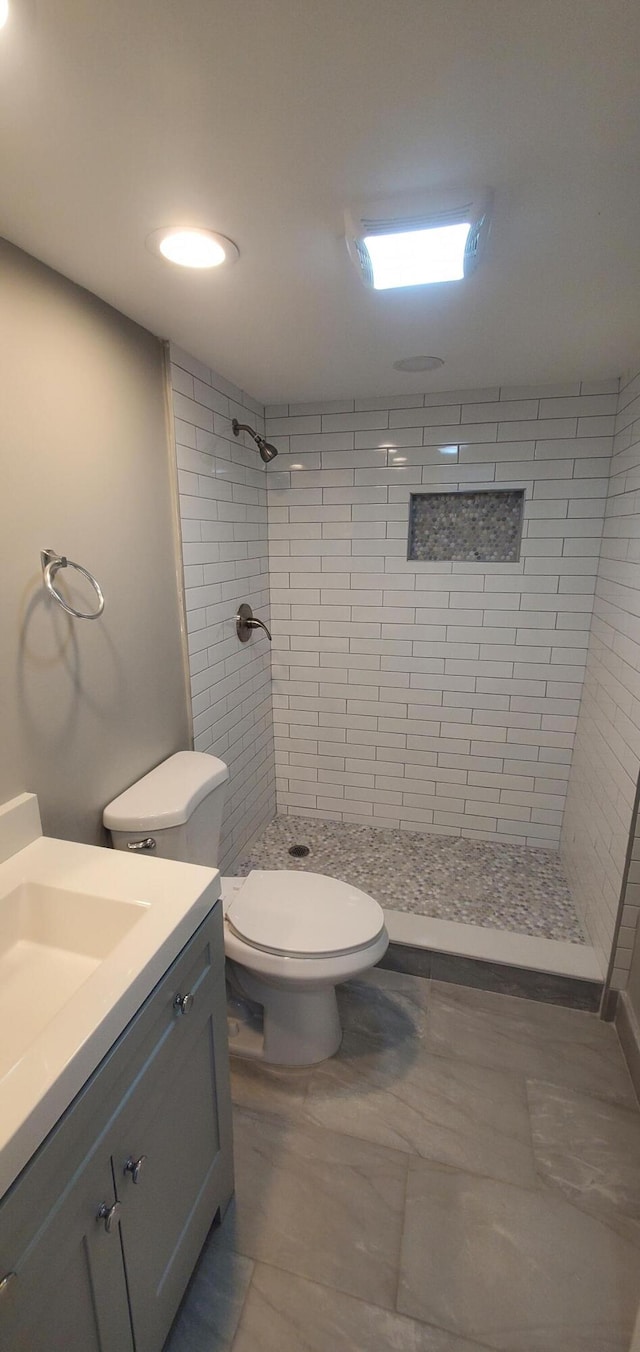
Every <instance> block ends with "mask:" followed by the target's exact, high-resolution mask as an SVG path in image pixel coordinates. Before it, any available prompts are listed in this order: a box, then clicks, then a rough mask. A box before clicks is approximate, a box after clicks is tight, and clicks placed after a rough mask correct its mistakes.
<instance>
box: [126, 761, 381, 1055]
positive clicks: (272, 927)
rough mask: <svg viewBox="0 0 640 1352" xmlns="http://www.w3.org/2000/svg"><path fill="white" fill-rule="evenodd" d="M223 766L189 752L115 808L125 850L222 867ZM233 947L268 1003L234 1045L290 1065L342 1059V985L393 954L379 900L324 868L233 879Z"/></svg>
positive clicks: (254, 994)
mask: <svg viewBox="0 0 640 1352" xmlns="http://www.w3.org/2000/svg"><path fill="white" fill-rule="evenodd" d="M228 778H229V771H228V769H227V766H226V765H225V764H224V762H223V761H221V760H217V759H216V757H215V756H208V755H206V754H203V753H202V752H198V751H179V752H178V753H177V754H176V755H175V756H170V758H169V760H166V761H164V762H163V763H162V764H161V765H158V766H157V767H156V769H155V770H151V772H150V773H149V774H148V775H145V776H144V778H143V779H140V780H138V782H137V783H136V784H133V785H132V786H131V788H130V789H127V790H126V791H125V792H124V793H122V794H120V796H119V797H118V798H114V800H113V802H112V803H109V805H108V807H106V808H105V811H104V816H103V821H104V824H105V826H106V827H107V828H108V829H109V831H110V832H111V837H112V840H113V844H114V846H115V848H116V849H119V850H133V851H136V852H139V853H141V854H148V855H151V857H153V855H154V854H155V855H156V856H158V857H160V858H164V859H181V860H185V861H187V862H189V863H194V864H206V865H207V866H208V867H209V868H215V867H217V857H218V844H219V839H220V825H221V821H222V806H223V801H224V792H225V790H224V786H225V784H226V781H227V779H228ZM222 902H223V907H224V916H225V951H226V954H227V958H228V959H229V968H230V972H229V975H230V977H231V984H232V986H233V988H234V990H235V991H236V992H237V993H239V994H240V995H241V996H245V997H247V999H248V1000H250V1001H252V1002H254V1003H255V1004H257V1005H259V1006H261V1007H262V1011H263V1017H262V1020H261V1026H260V1027H259V1028H258V1029H256V1028H255V1026H251V1025H250V1024H247V1023H245V1024H243V1023H242V1021H239V1022H237V1023H236V1022H235V1021H233V1020H232V1021H231V1027H230V1050H231V1051H232V1052H234V1053H236V1054H237V1055H241V1056H245V1057H251V1058H253V1059H260V1060H263V1061H266V1062H269V1063H270V1064H272V1065H279V1066H305V1065H313V1064H315V1063H316V1062H318V1061H324V1060H325V1059H326V1058H327V1057H329V1056H333V1054H334V1052H336V1051H337V1050H338V1047H339V1046H340V1041H341V1036H342V1031H341V1027H340V1020H339V1016H338V1006H337V1002H336V993H335V988H336V985H338V984H339V983H340V982H341V981H348V980H349V979H350V978H351V977H355V976H358V975H360V974H361V973H363V972H366V971H367V970H368V969H369V968H370V967H373V966H374V965H375V964H376V963H377V962H379V961H380V958H381V957H383V955H384V953H385V952H386V949H387V945H388V943H389V938H388V935H387V931H386V929H385V925H384V912H383V911H382V908H381V907H380V906H379V905H378V903H377V901H374V899H373V897H370V896H368V895H367V893H366V892H361V891H360V890H359V888H357V887H351V886H350V885H349V884H348V883H343V882H338V881H336V879H334V878H327V877H325V876H323V875H322V874H319V873H307V872H306V871H302V870H300V871H298V870H295V871H294V870H288V869H276V870H272V871H262V870H254V871H253V872H252V873H250V874H249V876H248V878H223V879H222Z"/></svg>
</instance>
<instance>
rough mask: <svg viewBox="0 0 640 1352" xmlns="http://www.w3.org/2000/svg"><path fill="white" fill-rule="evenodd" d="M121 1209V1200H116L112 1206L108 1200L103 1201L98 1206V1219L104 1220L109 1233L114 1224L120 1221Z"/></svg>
mask: <svg viewBox="0 0 640 1352" xmlns="http://www.w3.org/2000/svg"><path fill="white" fill-rule="evenodd" d="M120 1211H121V1206H120V1203H119V1202H114V1203H113V1205H112V1206H109V1203H108V1202H102V1204H101V1205H100V1206H99V1207H98V1214H97V1216H96V1220H97V1221H104V1228H105V1230H106V1232H107V1234H108V1235H110V1234H111V1231H112V1230H113V1227H114V1225H115V1224H116V1223H117V1222H118V1221H119V1219H120Z"/></svg>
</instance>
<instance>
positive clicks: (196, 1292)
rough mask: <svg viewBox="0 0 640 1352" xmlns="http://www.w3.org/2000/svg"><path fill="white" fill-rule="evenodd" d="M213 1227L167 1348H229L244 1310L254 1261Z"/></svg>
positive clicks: (166, 1351)
mask: <svg viewBox="0 0 640 1352" xmlns="http://www.w3.org/2000/svg"><path fill="white" fill-rule="evenodd" d="M219 1234H220V1232H219V1231H218V1230H212V1231H211V1233H210V1235H209V1238H208V1239H207V1241H206V1243H205V1246H204V1248H203V1250H202V1253H201V1255H200V1259H199V1261H198V1266H197V1267H196V1270H195V1272H194V1274H193V1277H192V1278H191V1282H190V1283H189V1286H188V1288H187V1292H186V1295H185V1298H184V1300H183V1302H182V1305H181V1306H180V1309H179V1311H178V1315H177V1318H176V1320H175V1323H174V1325H173V1328H172V1330H171V1333H170V1334H169V1337H168V1339H167V1342H166V1343H165V1345H164V1348H163V1352H228V1349H229V1348H230V1347H231V1344H232V1342H233V1339H234V1335H235V1332H236V1329H237V1327H238V1321H239V1319H240V1315H241V1313H242V1307H243V1305H244V1301H245V1297H246V1294H247V1290H248V1288H249V1282H250V1281H251V1274H252V1272H253V1266H254V1265H253V1263H252V1262H251V1260H250V1259H249V1258H243V1257H242V1255H241V1254H237V1253H233V1251H232V1250H230V1249H227V1248H225V1247H224V1246H222V1247H221V1246H220V1244H219Z"/></svg>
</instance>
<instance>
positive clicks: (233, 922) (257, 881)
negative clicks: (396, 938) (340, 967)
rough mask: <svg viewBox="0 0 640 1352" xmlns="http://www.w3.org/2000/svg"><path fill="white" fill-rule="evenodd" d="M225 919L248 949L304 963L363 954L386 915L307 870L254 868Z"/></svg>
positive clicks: (355, 891)
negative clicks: (358, 953) (304, 961)
mask: <svg viewBox="0 0 640 1352" xmlns="http://www.w3.org/2000/svg"><path fill="white" fill-rule="evenodd" d="M225 918H226V921H227V925H228V926H229V928H230V930H231V931H232V933H233V934H234V935H235V936H236V938H237V939H239V940H240V941H241V942H242V943H244V944H247V945H248V946H249V947H250V948H252V949H256V950H258V951H259V952H262V953H270V954H274V955H278V956H281V957H284V958H300V959H303V960H304V959H306V960H309V959H314V958H334V957H337V956H339V955H343V954H344V955H346V954H349V953H356V952H359V951H360V950H361V949H363V948H367V947H368V946H369V945H370V944H374V943H375V942H376V941H377V940H378V939H380V937H381V935H382V934H383V932H384V913H383V910H382V907H381V906H379V905H378V902H377V901H374V899H373V897H370V896H368V895H367V893H366V892H361V891H360V889H359V888H358V887H352V886H351V885H350V884H349V883H343V882H339V881H338V880H337V879H336V878H328V877H326V875H323V874H319V873H308V872H307V871H306V870H305V871H302V870H295V871H294V870H292V869H274V870H263V869H254V870H253V872H251V873H250V874H249V875H248V877H247V878H246V880H245V881H244V882H243V883H242V885H241V886H240V887H239V888H238V890H237V891H236V892H235V894H234V896H233V898H232V900H231V901H230V902H229V905H228V907H227V908H226V917H225Z"/></svg>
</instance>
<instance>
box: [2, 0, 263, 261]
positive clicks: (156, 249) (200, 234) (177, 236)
mask: <svg viewBox="0 0 640 1352" xmlns="http://www.w3.org/2000/svg"><path fill="white" fill-rule="evenodd" d="M1 3H2V0H0V4H1ZM147 248H149V249H150V250H151V252H152V253H155V254H159V255H160V257H161V258H165V259H166V260H167V262H169V263H177V264H178V266H179V267H181V268H199V269H202V268H218V267H220V264H221V263H235V261H236V259H237V258H239V257H240V251H239V249H238V247H237V245H235V244H234V243H233V240H231V239H227V238H226V235H218V234H216V232H215V231H214V230H201V229H194V228H192V227H191V226H186V225H185V226H182V225H177V226H170V227H169V226H165V227H164V228H163V229H161V230H154V231H153V233H152V234H150V235H149V236H148V237H147Z"/></svg>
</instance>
